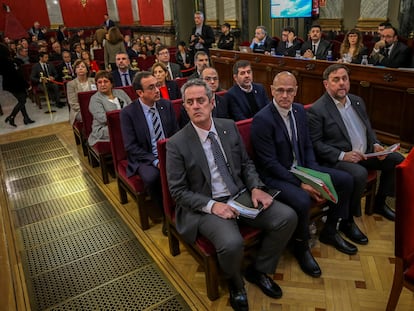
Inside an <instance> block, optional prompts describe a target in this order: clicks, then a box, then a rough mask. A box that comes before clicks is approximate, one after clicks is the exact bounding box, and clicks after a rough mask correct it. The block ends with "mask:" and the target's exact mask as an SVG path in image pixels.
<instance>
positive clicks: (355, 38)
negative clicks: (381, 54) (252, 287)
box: [339, 29, 368, 64]
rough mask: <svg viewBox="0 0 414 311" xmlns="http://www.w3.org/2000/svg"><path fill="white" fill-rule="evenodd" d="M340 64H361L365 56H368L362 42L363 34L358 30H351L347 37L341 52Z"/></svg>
mask: <svg viewBox="0 0 414 311" xmlns="http://www.w3.org/2000/svg"><path fill="white" fill-rule="evenodd" d="M339 53H340V55H341V58H340V60H339V61H340V62H347V63H353V64H361V61H362V57H363V55H368V49H367V48H366V47H365V46H364V44H363V42H362V34H361V32H360V31H359V30H358V29H351V30H350V31H348V32H347V33H346V35H345V38H344V41H343V42H342V44H341V48H340V50H339Z"/></svg>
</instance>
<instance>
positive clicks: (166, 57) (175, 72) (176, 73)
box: [155, 45, 183, 80]
mask: <svg viewBox="0 0 414 311" xmlns="http://www.w3.org/2000/svg"><path fill="white" fill-rule="evenodd" d="M155 56H156V57H157V60H158V61H159V62H160V63H163V64H164V65H165V67H167V70H168V77H169V78H168V80H174V79H177V78H181V77H182V76H183V75H182V73H181V68H180V65H178V64H176V63H172V62H170V51H169V50H168V48H167V47H166V46H165V45H160V46H158V47H157V49H156V51H155Z"/></svg>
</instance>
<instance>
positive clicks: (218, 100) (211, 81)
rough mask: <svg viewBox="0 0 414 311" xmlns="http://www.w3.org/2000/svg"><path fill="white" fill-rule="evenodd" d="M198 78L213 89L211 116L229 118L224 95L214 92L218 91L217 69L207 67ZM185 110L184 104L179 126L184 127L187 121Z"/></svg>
mask: <svg viewBox="0 0 414 311" xmlns="http://www.w3.org/2000/svg"><path fill="white" fill-rule="evenodd" d="M200 79H203V80H204V81H205V82H206V83H207V85H208V86H209V87H210V89H211V90H212V91H213V94H214V95H213V104H214V108H213V111H212V115H213V118H224V119H228V118H229V110H228V102H227V98H226V97H225V96H220V95H217V94H216V92H218V91H220V89H219V84H220V80H219V76H218V73H217V70H216V69H214V68H213V67H208V68H206V69H204V70H203V71H202V72H201V76H200ZM189 120H190V119H189V117H188V114H187V112H186V111H185V108H184V106H183V107H182V108H181V116H180V127H181V128H182V127H184V125H186V124H187V123H188V121H189Z"/></svg>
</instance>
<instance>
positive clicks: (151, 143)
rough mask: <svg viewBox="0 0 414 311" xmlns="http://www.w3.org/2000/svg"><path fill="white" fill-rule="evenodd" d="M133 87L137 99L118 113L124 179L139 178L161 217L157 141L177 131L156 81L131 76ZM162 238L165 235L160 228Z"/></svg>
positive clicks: (149, 76)
mask: <svg viewBox="0 0 414 311" xmlns="http://www.w3.org/2000/svg"><path fill="white" fill-rule="evenodd" d="M133 87H134V90H135V92H136V93H137V94H138V96H139V98H138V99H137V100H136V101H134V102H132V103H131V104H130V105H129V106H128V107H125V108H124V109H122V110H121V113H120V119H121V129H122V137H123V139H124V145H125V150H126V151H127V154H128V167H127V176H128V177H131V176H133V175H136V174H137V175H139V176H140V177H141V178H142V180H143V182H144V185H145V187H146V188H147V189H148V191H149V193H150V194H151V198H152V199H153V200H154V201H155V203H156V205H157V207H158V211H152V213H151V215H157V212H158V214H159V213H163V212H164V210H163V205H162V192H161V179H160V170H159V160H158V152H157V141H158V140H160V139H163V138H168V137H170V136H171V135H173V134H174V133H175V132H176V131H177V130H178V124H177V120H176V118H175V113H174V108H173V107H172V105H171V102H170V101H168V100H165V99H162V98H161V97H160V90H159V89H158V87H157V79H155V77H154V76H153V75H152V74H151V73H150V72H148V71H141V72H138V73H137V74H136V75H135V78H134V80H133ZM162 229H163V234H166V231H165V227H164V226H163V228H162Z"/></svg>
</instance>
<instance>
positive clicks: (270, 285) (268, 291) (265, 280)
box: [245, 266, 282, 298]
mask: <svg viewBox="0 0 414 311" xmlns="http://www.w3.org/2000/svg"><path fill="white" fill-rule="evenodd" d="M245 277H246V280H247V281H249V282H250V283H253V284H256V285H257V286H259V288H260V289H261V290H262V292H263V293H264V294H265V295H266V296H269V297H272V298H280V297H282V289H281V288H280V287H279V285H277V284H276V283H275V282H274V281H273V280H272V278H271V277H269V276H268V275H267V274H266V273H262V272H259V271H257V270H256V269H254V268H253V267H252V266H250V267H249V268H247V270H246V274H245Z"/></svg>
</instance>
